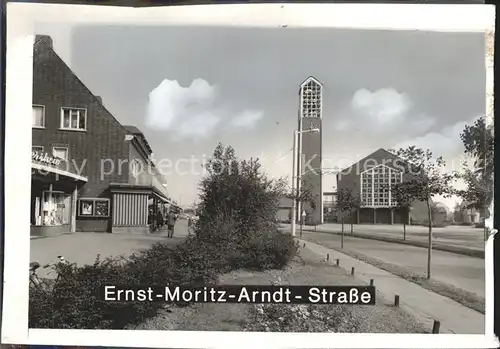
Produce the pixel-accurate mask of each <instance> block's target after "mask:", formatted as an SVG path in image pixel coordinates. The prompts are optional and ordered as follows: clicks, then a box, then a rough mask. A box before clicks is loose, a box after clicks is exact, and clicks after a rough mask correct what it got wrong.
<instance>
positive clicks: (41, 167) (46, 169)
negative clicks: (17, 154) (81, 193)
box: [31, 162, 88, 182]
mask: <svg viewBox="0 0 500 349" xmlns="http://www.w3.org/2000/svg"><path fill="white" fill-rule="evenodd" d="M31 168H32V169H34V170H37V171H39V172H42V171H43V172H45V173H53V174H55V175H59V176H64V177H69V178H73V179H75V180H77V181H82V182H87V181H88V178H87V177H84V176H81V175H79V174H76V173H72V172H69V171H65V170H61V169H59V168H56V167H52V166H49V165H42V164H40V163H34V162H32V163H31Z"/></svg>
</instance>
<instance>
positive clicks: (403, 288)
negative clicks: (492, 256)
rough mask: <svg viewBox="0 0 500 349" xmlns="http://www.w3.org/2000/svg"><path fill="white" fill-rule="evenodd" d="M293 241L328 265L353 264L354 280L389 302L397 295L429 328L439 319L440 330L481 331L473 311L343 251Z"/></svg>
mask: <svg viewBox="0 0 500 349" xmlns="http://www.w3.org/2000/svg"><path fill="white" fill-rule="evenodd" d="M297 241H299V242H300V244H301V246H302V245H303V244H304V243H305V245H306V248H308V249H310V250H311V251H313V252H315V253H317V254H319V255H323V256H325V258H326V255H327V254H329V255H330V263H331V264H332V265H334V263H335V260H336V259H339V260H340V267H341V268H344V269H346V270H347V271H349V272H350V271H351V268H352V267H354V268H355V276H356V278H357V279H359V280H361V281H363V282H366V283H367V284H369V282H370V279H373V280H374V284H375V287H376V289H377V291H378V292H380V293H381V294H382V295H383V297H384V298H385V299H387V301H389V302H393V300H394V296H395V295H399V297H400V301H399V302H400V307H401V308H402V309H403V310H405V311H406V312H408V313H409V314H410V315H413V316H414V317H415V318H416V319H417V320H418V321H420V322H422V323H423V324H425V325H427V326H428V327H429V328H432V325H433V321H434V320H438V321H440V322H441V329H440V333H444V334H453V333H454V334H484V331H485V329H484V326H485V317H484V315H483V314H481V313H479V312H477V311H475V310H472V309H469V308H467V307H464V306H462V305H460V304H458V303H457V302H455V301H453V300H451V299H449V298H446V297H443V296H440V295H438V294H435V293H433V292H430V291H427V290H426V289H424V288H422V287H420V286H418V285H416V284H414V283H411V282H409V281H406V280H404V279H401V278H399V277H397V276H395V275H393V274H391V273H389V272H386V271H384V270H381V269H378V268H375V267H374V266H372V265H370V264H367V263H364V262H361V261H359V260H357V259H355V258H352V257H349V256H347V255H345V254H343V253H340V252H337V251H335V250H332V249H329V248H327V247H324V246H322V245H318V244H315V243H312V242H308V241H305V240H300V239H297Z"/></svg>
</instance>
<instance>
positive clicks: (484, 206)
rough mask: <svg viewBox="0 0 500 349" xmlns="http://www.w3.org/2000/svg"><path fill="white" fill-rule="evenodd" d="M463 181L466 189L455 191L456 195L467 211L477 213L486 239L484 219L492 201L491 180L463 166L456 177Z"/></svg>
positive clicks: (488, 214)
mask: <svg viewBox="0 0 500 349" xmlns="http://www.w3.org/2000/svg"><path fill="white" fill-rule="evenodd" d="M458 177H459V178H461V179H463V181H464V182H465V185H466V189H464V190H457V192H456V194H457V195H458V196H460V197H461V198H462V199H463V200H464V201H465V203H466V207H464V208H467V209H470V208H474V209H476V210H478V211H479V215H480V217H481V218H482V219H483V224H484V237H485V240H486V239H487V228H486V219H487V218H489V216H490V212H489V206H490V205H491V202H492V201H493V195H494V194H493V179H492V178H491V179H490V178H489V177H487V176H486V177H484V176H481V175H478V174H477V172H474V171H473V170H472V169H470V168H469V167H467V166H466V165H464V167H463V169H462V172H461V173H460V174H459V175H458Z"/></svg>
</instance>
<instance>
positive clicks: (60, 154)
mask: <svg viewBox="0 0 500 349" xmlns="http://www.w3.org/2000/svg"><path fill="white" fill-rule="evenodd" d="M52 155H53V156H54V157H55V158H58V159H61V160H68V148H66V147H54V148H52Z"/></svg>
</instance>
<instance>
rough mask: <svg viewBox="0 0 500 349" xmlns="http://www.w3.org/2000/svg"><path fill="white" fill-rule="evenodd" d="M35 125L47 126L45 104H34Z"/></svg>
mask: <svg viewBox="0 0 500 349" xmlns="http://www.w3.org/2000/svg"><path fill="white" fill-rule="evenodd" d="M32 126H33V127H39V128H43V127H45V107H44V106H43V105H34V106H33V125H32Z"/></svg>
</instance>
